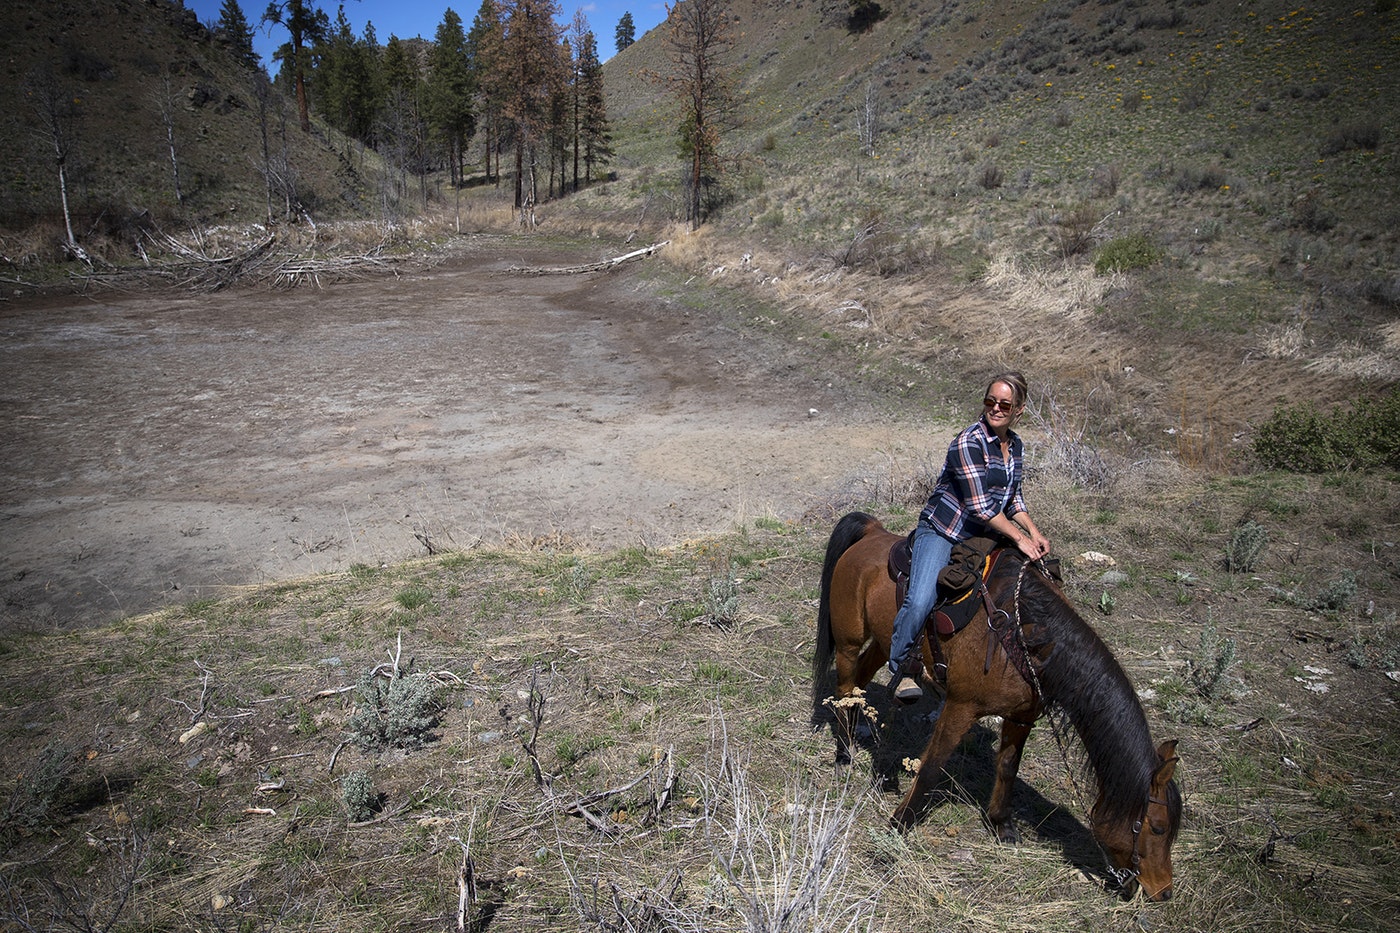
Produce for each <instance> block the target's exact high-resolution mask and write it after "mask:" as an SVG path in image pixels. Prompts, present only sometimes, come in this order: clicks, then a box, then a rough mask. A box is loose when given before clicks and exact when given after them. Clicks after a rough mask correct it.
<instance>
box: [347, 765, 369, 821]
mask: <svg viewBox="0 0 1400 933" xmlns="http://www.w3.org/2000/svg"><path fill="white" fill-rule="evenodd" d="M340 799H341V800H342V801H344V803H345V812H346V813H347V814H349V817H350V822H352V823H363V822H365V821H366V820H372V819H374V815H375V814H376V813H378V812H379V792H378V791H376V790H375V789H374V781H372V780H371V779H370V776H369V774H368V773H367V772H365V771H351V772H350V773H349V774H347V775H345V777H344V779H343V780H342V781H341V782H340Z"/></svg>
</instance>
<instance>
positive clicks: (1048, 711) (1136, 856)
mask: <svg viewBox="0 0 1400 933" xmlns="http://www.w3.org/2000/svg"><path fill="white" fill-rule="evenodd" d="M1031 564H1035V567H1036V569H1037V570H1039V571H1040V573H1041V575H1042V576H1044V577H1045V579H1046V580H1050V579H1051V576H1050V573H1049V571H1048V570H1047V569H1046V567H1045V561H1044V558H1039V557H1038V558H1036V559H1035V560H1033V561H1031V560H1027V561H1022V562H1021V569H1020V571H1019V572H1018V573H1017V574H1016V590H1015V592H1014V593H1013V594H1012V597H1011V610H1012V616H1013V621H1014V623H1015V626H1016V638H1017V640H1018V641H1019V643H1020V646H1021V650H1022V651H1023V652H1025V653H1026V657H1027V663H1026V667H1027V669H1028V670H1029V671H1030V672H1031V686H1032V688H1034V690H1035V698H1036V700H1037V701H1038V702H1039V704H1040V707H1041V709H1042V710H1044V716H1045V718H1046V719H1048V720H1049V721H1050V733H1051V734H1052V735H1053V736H1054V737H1055V746H1056V747H1057V748H1058V749H1059V750H1060V759H1061V760H1062V761H1063V762H1064V764H1065V771H1066V772H1067V773H1068V774H1069V780H1070V785H1071V786H1072V787H1073V788H1074V792H1075V795H1076V796H1077V797H1079V805H1080V806H1081V807H1083V806H1084V800H1085V798H1084V791H1083V789H1082V788H1081V787H1080V786H1079V781H1078V780H1077V779H1076V778H1075V776H1074V768H1073V767H1072V766H1071V765H1070V761H1069V753H1068V752H1067V751H1066V750H1065V741H1064V739H1063V738H1062V737H1061V735H1060V722H1059V719H1058V718H1057V717H1056V716H1055V710H1054V703H1053V702H1046V699H1045V690H1044V688H1043V687H1042V686H1041V684H1040V675H1039V674H1038V673H1037V671H1036V669H1035V665H1034V664H1031V663H1030V661H1029V659H1030V653H1029V648H1028V647H1027V646H1026V636H1025V632H1024V630H1023V628H1022V626H1023V625H1024V623H1023V622H1022V621H1021V581H1022V580H1024V579H1025V577H1026V568H1027V567H1029V566H1030V565H1031ZM998 611H999V612H1001V614H1002V615H1003V616H1005V615H1006V612H1005V611H1003V610H998ZM990 624H991V620H990V615H989V617H988V625H989V626H990ZM990 657H991V648H990V645H989V646H988V658H990ZM1026 725H1029V724H1026ZM1154 803H1159V804H1162V805H1163V806H1166V802H1165V801H1162V800H1158V799H1157V798H1156V797H1153V796H1152V791H1151V790H1150V789H1149V790H1148V792H1147V799H1146V800H1145V801H1144V802H1143V805H1142V815H1141V816H1139V817H1138V818H1137V819H1136V820H1134V821H1133V855H1132V859H1131V861H1130V862H1129V866H1130V867H1128V868H1119V867H1117V866H1116V865H1114V864H1113V859H1112V858H1110V857H1109V854H1108V852H1107V851H1106V850H1105V849H1104V847H1103V844H1102V843H1100V842H1099V841H1098V837H1097V836H1095V837H1094V842H1095V844H1096V845H1098V847H1099V854H1100V855H1102V856H1103V860H1104V867H1105V869H1106V870H1107V872H1108V875H1109V877H1111V878H1112V879H1113V881H1114V884H1116V885H1117V886H1118V887H1120V888H1122V887H1124V886H1126V885H1127V884H1128V883H1129V882H1130V881H1136V880H1137V878H1138V875H1139V874H1140V873H1141V870H1142V869H1141V867H1140V866H1141V865H1142V854H1141V852H1140V851H1139V848H1140V843H1141V840H1142V824H1143V822H1144V821H1146V819H1147V808H1148V807H1150V806H1151V805H1152V804H1154ZM1085 813H1087V814H1089V825H1090V826H1091V827H1092V826H1093V823H1094V815H1093V811H1092V810H1090V809H1089V808H1087V807H1086V808H1085ZM1090 835H1093V833H1092V830H1091V831H1090Z"/></svg>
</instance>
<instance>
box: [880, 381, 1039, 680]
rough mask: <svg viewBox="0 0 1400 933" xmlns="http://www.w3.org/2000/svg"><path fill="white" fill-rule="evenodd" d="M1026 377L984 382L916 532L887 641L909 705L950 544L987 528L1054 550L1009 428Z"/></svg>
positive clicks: (1029, 546) (1023, 547) (1021, 406)
mask: <svg viewBox="0 0 1400 933" xmlns="http://www.w3.org/2000/svg"><path fill="white" fill-rule="evenodd" d="M1026 392H1027V389H1026V379H1025V377H1024V376H1022V375H1021V374H1020V373H1019V372H1008V373H1002V374H1001V375H999V376H997V377H996V378H994V379H993V380H992V381H991V383H990V384H989V385H988V386H987V391H986V393H985V395H984V396H983V399H982V417H981V418H979V419H978V420H977V422H976V423H974V424H972V425H970V426H969V427H967V428H966V429H965V430H963V431H962V433H960V434H959V435H958V436H957V437H956V438H955V439H954V440H953V443H952V444H950V445H949V446H948V456H947V458H946V459H945V460H944V462H943V472H942V473H940V474H939V476H938V484H937V485H936V486H935V487H934V490H933V493H932V495H930V496H929V499H928V504H927V505H925V506H924V510H923V512H922V513H920V515H919V525H918V527H917V528H916V529H915V530H914V541H913V558H912V563H911V566H910V570H909V591H908V593H907V595H906V596H905V597H904V604H903V605H902V606H900V607H899V615H898V616H896V617H895V620H894V641H893V642H892V643H891V645H890V661H889V671H890V675H891V677H896V676H898V675H899V674H900V673H901V672H903V673H904V676H903V677H900V678H899V682H898V683H897V684H896V686H895V688H894V695H895V697H896V698H897V699H899V700H900V701H902V702H905V703H913V702H915V701H916V700H918V699H919V698H920V697H921V696H923V690H922V689H921V688H920V686H919V684H918V681H917V680H916V677H918V676H919V674H920V672H922V671H923V664H922V663H921V653H920V652H917V651H915V650H914V645H915V642H916V641H917V640H918V637H919V634H920V633H921V632H922V631H923V628H924V620H925V619H927V618H928V615H929V613H930V612H931V611H932V610H933V604H934V599H935V597H936V596H937V592H938V574H939V571H941V570H942V569H943V568H944V567H945V566H947V564H948V558H949V555H950V554H952V551H953V545H955V544H957V543H958V542H959V541H964V540H966V539H968V538H971V537H974V536H986V535H988V534H989V533H996V534H999V535H1002V536H1004V537H1006V538H1008V539H1009V540H1011V541H1013V542H1015V544H1016V546H1017V548H1019V549H1020V551H1021V553H1023V554H1025V555H1026V556H1027V557H1029V558H1030V559H1032V560H1035V559H1036V558H1039V557H1044V556H1045V555H1046V554H1048V553H1050V542H1049V541H1047V540H1046V538H1045V536H1044V535H1043V534H1041V533H1040V529H1039V528H1037V527H1036V526H1035V522H1033V521H1031V517H1030V515H1029V514H1028V513H1027V512H1026V503H1025V500H1024V499H1023V498H1022V497H1021V477H1022V474H1023V468H1022V464H1021V449H1022V447H1021V438H1020V436H1019V435H1018V434H1017V433H1016V432H1015V431H1013V430H1012V426H1013V425H1015V423H1016V421H1017V420H1018V419H1019V418H1020V417H1021V413H1022V412H1024V411H1025V410H1026Z"/></svg>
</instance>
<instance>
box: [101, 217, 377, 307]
mask: <svg viewBox="0 0 1400 933" xmlns="http://www.w3.org/2000/svg"><path fill="white" fill-rule="evenodd" d="M314 246H315V242H314V238H313V239H312V240H311V242H309V243H308V242H294V241H293V240H292V239H284V240H279V238H278V235H277V234H276V233H272V232H269V233H267V235H266V236H264V237H263V238H261V239H259V240H257V241H256V242H253V243H250V244H247V245H245V246H242V247H240V248H238V249H235V250H232V251H228V250H214V249H210V248H208V247H206V246H205V245H204V244H203V243H202V242H200V241H199V239H198V238H196V242H194V243H186V242H182V241H181V240H179V239H177V238H176V237H173V236H171V235H169V234H167V233H165V232H163V231H161V230H157V229H146V230H143V231H142V232H141V239H140V240H139V241H138V243H137V246H136V248H137V251H138V253H139V254H140V256H141V259H142V263H143V264H142V266H141V267H140V268H136V269H131V268H127V269H93V270H92V271H91V272H88V273H85V277H86V278H90V279H92V280H95V281H98V280H100V281H103V282H104V283H105V284H109V285H115V286H121V285H123V284H133V285H148V284H153V283H155V282H160V283H162V284H166V285H174V286H176V287H177V288H187V289H190V290H191V291H198V292H216V291H219V290H220V289H223V288H227V287H228V286H230V285H233V284H235V283H238V284H242V285H249V284H253V285H257V284H264V285H271V286H272V287H274V288H295V287H297V286H300V285H315V286H316V287H318V288H319V287H320V286H321V285H322V283H323V280H327V281H345V280H346V279H353V278H359V277H362V276H367V275H382V274H386V273H387V274H391V275H397V274H398V269H399V266H400V265H401V264H402V262H403V261H404V260H402V259H399V258H395V257H387V256H385V255H383V252H382V249H381V248H380V247H375V248H374V249H372V250H370V251H368V252H366V253H363V254H358V255H342V256H318V255H315V251H314Z"/></svg>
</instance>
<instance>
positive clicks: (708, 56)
mask: <svg viewBox="0 0 1400 933" xmlns="http://www.w3.org/2000/svg"><path fill="white" fill-rule="evenodd" d="M669 13H670V16H669V17H668V18H667V23H668V25H669V27H670V33H669V35H668V37H667V41H668V43H669V46H670V51H671V66H672V67H671V74H670V75H669V76H668V80H669V82H670V85H671V90H672V92H673V93H674V94H675V96H676V97H677V99H678V100H679V101H680V104H681V124H680V143H681V156H682V158H684V159H686V161H687V162H688V168H687V171H686V179H685V196H686V220H688V221H690V223H691V226H692V228H694V227H698V226H699V225H700V222H701V221H702V220H703V219H704V216H705V214H706V213H707V210H708V203H707V202H708V201H709V200H710V197H709V196H710V195H712V194H713V192H714V190H715V189H716V187H717V186H718V184H719V175H720V173H721V164H720V140H721V138H722V136H723V134H724V132H725V131H726V130H728V129H731V128H732V126H733V124H734V121H735V101H734V92H733V89H732V87H731V83H730V76H729V73H728V70H727V69H726V67H725V58H726V56H727V54H728V52H729V50H730V49H731V48H732V47H733V38H732V36H731V34H730V23H732V22H733V17H732V16H730V15H729V9H728V3H727V2H726V0H685V2H682V3H677V4H676V5H675V6H673V7H670V8H669Z"/></svg>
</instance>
